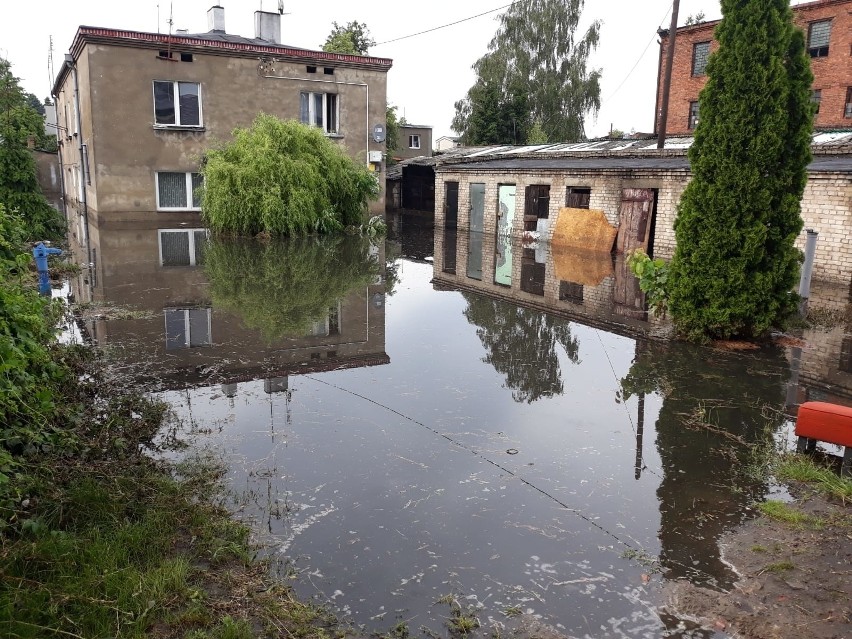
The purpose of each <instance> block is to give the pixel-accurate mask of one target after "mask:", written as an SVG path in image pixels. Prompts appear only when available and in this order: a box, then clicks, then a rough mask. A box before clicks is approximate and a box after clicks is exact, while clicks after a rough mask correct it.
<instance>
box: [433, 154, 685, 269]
mask: <svg viewBox="0 0 852 639" xmlns="http://www.w3.org/2000/svg"><path fill="white" fill-rule="evenodd" d="M688 181H689V175H688V173H687V172H686V171H650V170H635V169H634V170H624V171H612V170H601V171H595V170H587V171H572V172H570V173H568V172H564V171H562V172H560V171H536V172H533V173H512V172H493V173H490V172H476V171H459V170H455V171H454V170H453V167H451V166H450V167H446V168H444V169H441V170H440V171H439V173H438V176H437V178H436V180H435V226H436V227H437V228H442V227H443V226H444V222H445V211H444V201H445V198H446V187H445V185H444V183H445V182H458V183H459V218H458V227H459V228H460V229H467V228H468V226H469V224H470V191H469V189H470V184H473V183H484V184H485V224H484V232H485V233H494V232H495V231H496V224H497V193H498V188H499V186H500V185H501V184H514V185H516V187H517V191H516V195H515V216H514V219H513V222H514V224H513V233H514V234H516V235H520V234H522V233H523V230H524V221H523V211H524V207H525V204H526V197H525V196H526V187H527V186H531V185H536V184H547V185H549V186H550V205H549V208H548V220H549V222H550V223H549V224H548V225H547V227H548V228H547V231H546V232H545V233H544V234H543V235H542V237H541V239H543V240H545V241H547V240H550V238H551V237H552V235H553V223H554V222H555V220H556V219H557V217H558V214H559V209H561V208H563V207H564V206H565V198H566V190H567V189H568V188H574V187H579V188H590V189H591V196H590V201H589V208H591V209H597V210H601V211H603V212H604V215H606V218H607V220H608V221H609V222H610V224H612V225H613V226H616V227H617V226H618V224H619V210H620V207H621V192H622V190H623V189H629V188H633V189H640V188H650V189H657V192H658V195H657V226H656V232H655V240H654V247H653V250H654V255H655V256H658V257H671V255H673V254H674V245H675V241H674V230H673V227H674V218H675V216H676V213H677V202H678V201H679V200H680V196H681V194H682V193H683V190H684V189H685V188H686V185H687V183H688Z"/></svg>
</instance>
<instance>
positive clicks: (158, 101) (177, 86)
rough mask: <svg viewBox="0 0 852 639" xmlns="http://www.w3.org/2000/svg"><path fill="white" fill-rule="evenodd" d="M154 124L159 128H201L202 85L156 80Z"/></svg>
mask: <svg viewBox="0 0 852 639" xmlns="http://www.w3.org/2000/svg"><path fill="white" fill-rule="evenodd" d="M154 123H155V124H156V125H158V126H201V85H200V84H198V83H197V82H168V81H161V80H155V81H154Z"/></svg>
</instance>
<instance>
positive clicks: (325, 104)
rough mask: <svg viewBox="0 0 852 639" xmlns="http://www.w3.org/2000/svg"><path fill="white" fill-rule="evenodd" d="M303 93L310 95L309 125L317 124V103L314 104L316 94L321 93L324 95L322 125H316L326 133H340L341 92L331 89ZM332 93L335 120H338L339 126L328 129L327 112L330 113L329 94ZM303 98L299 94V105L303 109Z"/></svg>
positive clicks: (314, 125)
mask: <svg viewBox="0 0 852 639" xmlns="http://www.w3.org/2000/svg"><path fill="white" fill-rule="evenodd" d="M301 94H302V95H307V96H308V125H309V126H313V127H316V124H314V122H316V104H314V96H316V95H321V96H322V127H316V128H321V129H322V131H323V133H325V134H326V135H339V134H340V94H339V93H333V92H330V91H327V92H323V91H302V92H301ZM330 95H333V96H334V120H335V122H337V128H336V129H335V130H334V131H329V130H328V122H327V118H326V114H327V113H328V96H330ZM301 100H302V98H301V95H300V96H299V105H300V107H299V108H300V109H301ZM299 117H300V118H301V113H300V114H299ZM303 124H304V123H303Z"/></svg>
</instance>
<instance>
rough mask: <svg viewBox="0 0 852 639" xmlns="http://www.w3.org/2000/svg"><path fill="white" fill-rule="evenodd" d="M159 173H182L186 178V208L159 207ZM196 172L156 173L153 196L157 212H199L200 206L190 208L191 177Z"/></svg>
mask: <svg viewBox="0 0 852 639" xmlns="http://www.w3.org/2000/svg"><path fill="white" fill-rule="evenodd" d="M161 173H183V174H184V177H185V178H186V203H187V206H160V174H161ZM197 173H198V171H190V172H188V173H184V172H183V171H157V172H156V177H155V180H154V194H155V196H156V198H157V210H158V211H200V210H201V207H200V206H192V176H193V175H196V174H197Z"/></svg>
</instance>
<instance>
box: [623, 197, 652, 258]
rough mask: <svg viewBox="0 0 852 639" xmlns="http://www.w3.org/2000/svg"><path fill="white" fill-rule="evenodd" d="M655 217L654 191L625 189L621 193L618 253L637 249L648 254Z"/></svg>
mask: <svg viewBox="0 0 852 639" xmlns="http://www.w3.org/2000/svg"><path fill="white" fill-rule="evenodd" d="M653 215H654V191H653V190H652V189H624V190H622V191H621V209H620V212H619V226H618V238H617V239H616V241H615V250H616V252H617V253H630V252H631V251H634V250H635V249H638V248H640V249H642V250H643V251H645V252H646V253H647V252H648V240H649V239H650V235H651V233H650V231H651V218H652V216H653Z"/></svg>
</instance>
